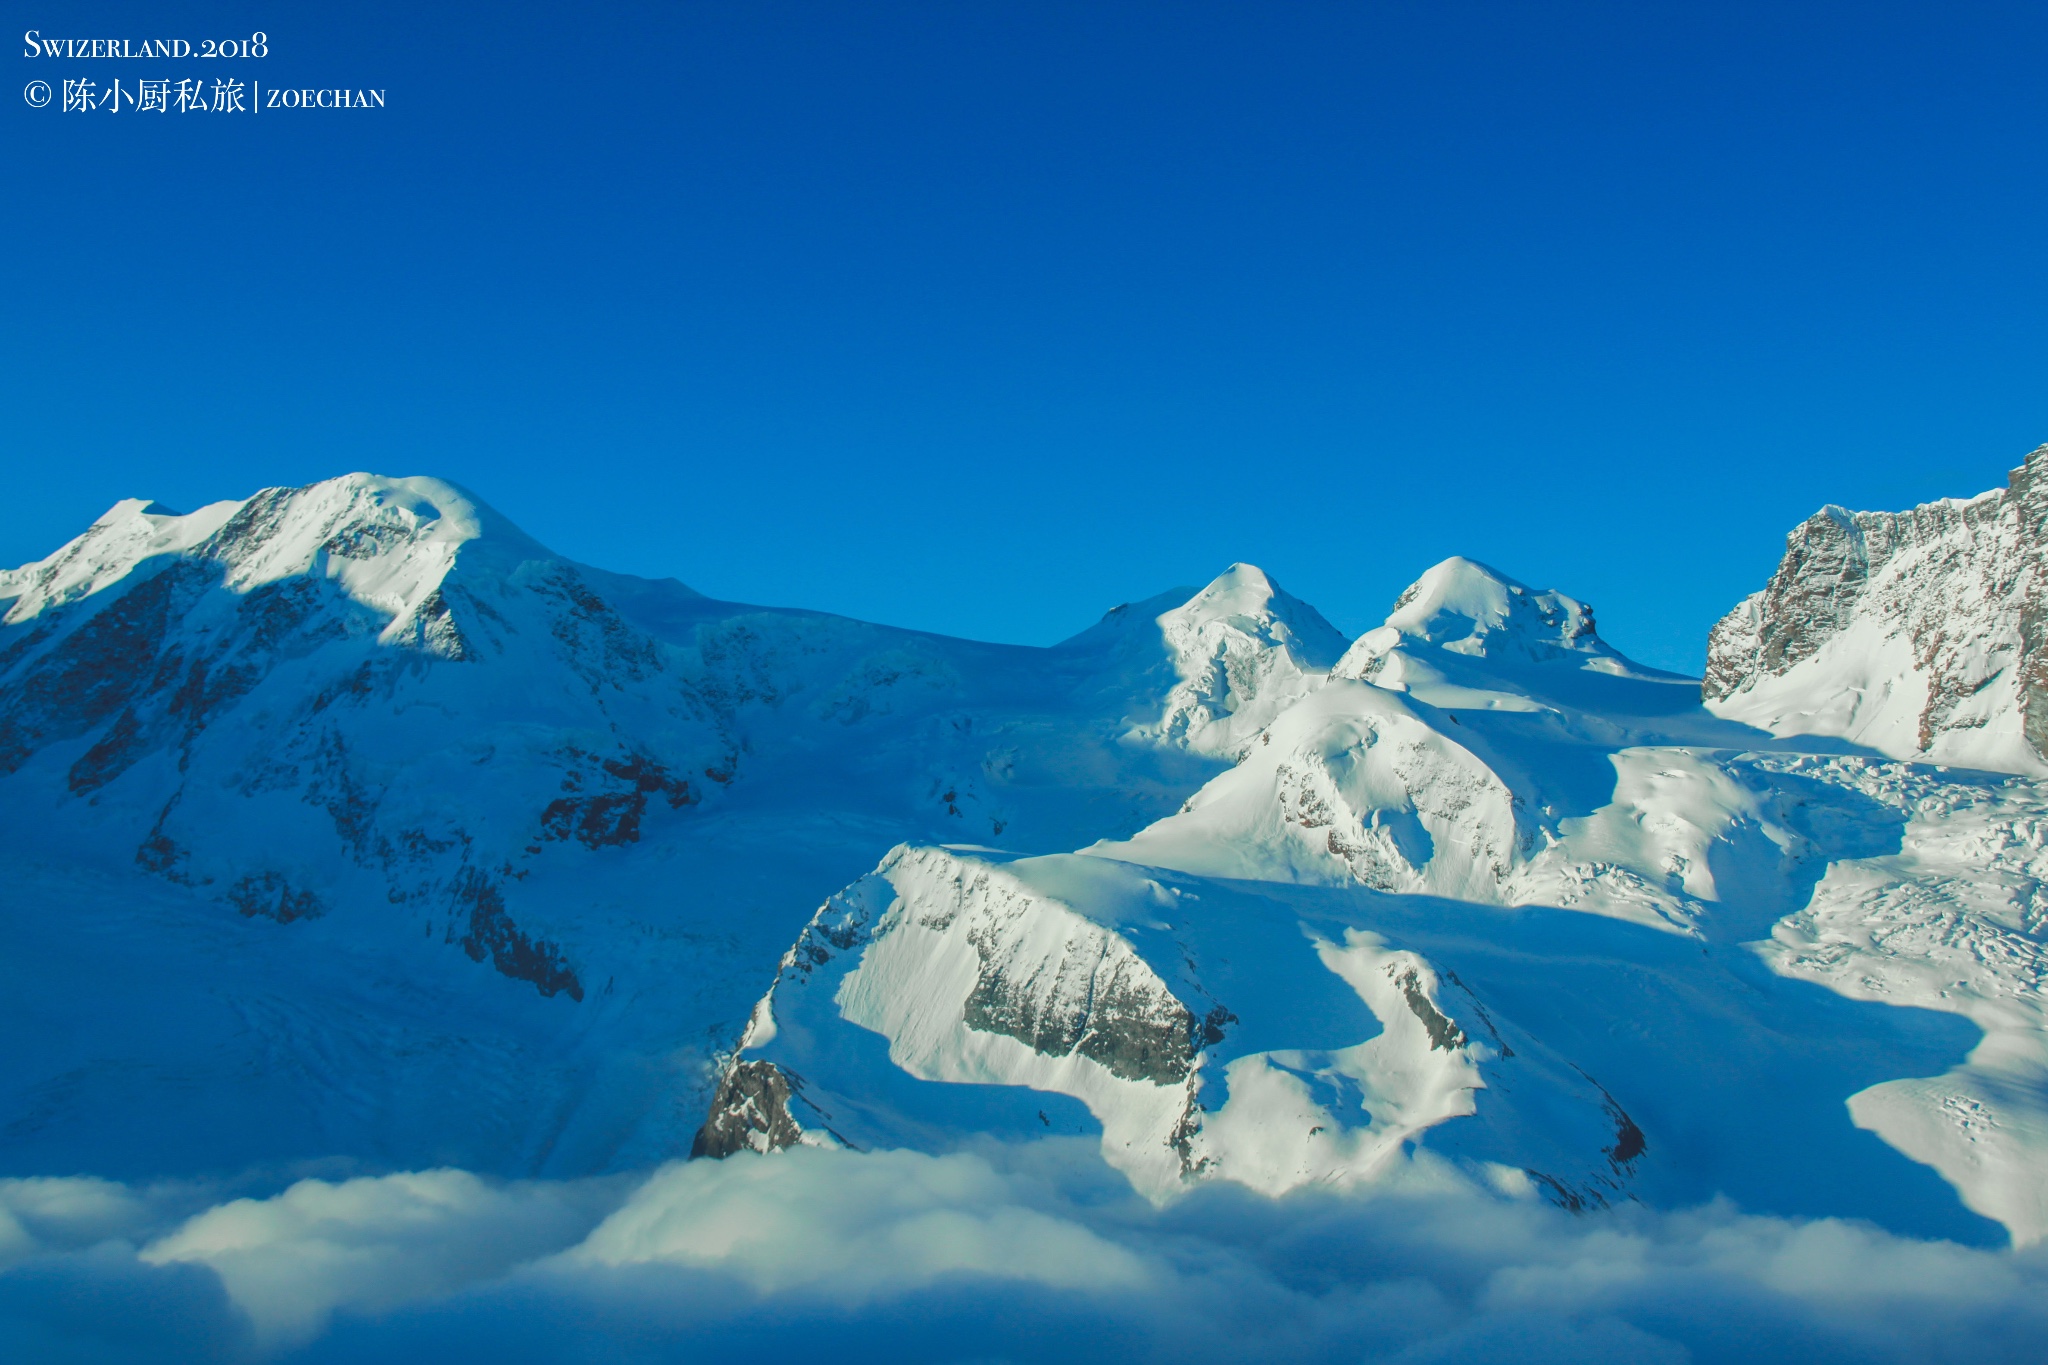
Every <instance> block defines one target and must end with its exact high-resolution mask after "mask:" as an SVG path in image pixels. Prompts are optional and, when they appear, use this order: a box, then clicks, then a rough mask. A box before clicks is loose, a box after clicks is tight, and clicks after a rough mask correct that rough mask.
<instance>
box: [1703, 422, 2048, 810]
mask: <svg viewBox="0 0 2048 1365" xmlns="http://www.w3.org/2000/svg"><path fill="white" fill-rule="evenodd" d="M2044 520H2048V446H2042V447H2041V448H2040V449H2038V450H2035V451H2034V452H2033V453H2032V454H2030V455H2028V456H2027V458H2026V461H2025V463H2023V464H2022V465H2021V466H2020V467H2019V468H2017V469H2015V470H2013V471H2012V474H2011V476H2010V478H2009V480H2008V485H2007V487H2005V488H2003V489H1994V490H1993V491H1991V492H1988V493H1983V494H1980V495H1978V496H1977V497H1974V498H1970V499H1967V500H1964V499H1956V498H1945V499H1943V500H1942V501H1940V502H1931V503H1927V504H1925V505H1923V506H1920V507H1916V508H1914V509H1913V510H1912V511H1910V512H1849V511H1846V510H1844V509H1843V508H1840V507H1824V508H1822V509H1821V510H1820V511H1818V512H1816V513H1814V514H1813V515H1812V516H1811V517H1809V518H1807V520H1806V521H1805V522H1804V523H1803V524H1801V525H1800V526H1799V528H1798V529H1797V530H1795V531H1793V532H1792V534H1791V535H1789V536H1787V537H1786V539H1785V558H1784V560H1783V561H1782V562H1781V563H1780V564H1779V565H1778V571H1777V573H1775V574H1774V575H1772V577H1771V581H1770V583H1769V584H1768V585H1766V586H1765V587H1764V588H1763V590H1762V591H1760V592H1757V593H1754V594H1752V595H1751V596H1749V597H1748V598H1746V599H1745V600H1744V601H1743V602H1742V603H1741V605H1739V606H1737V607H1736V608H1735V610H1734V611H1732V612H1730V613H1728V615H1727V616H1726V617H1724V618H1723V619H1722V620H1721V622H1720V624H1719V625H1717V626H1715V627H1714V631H1713V635H1712V637H1711V639H1710V641H1709V643H1708V651H1707V677H1706V695H1707V698H1708V702H1709V704H1710V705H1711V706H1712V708H1713V709H1714V710H1715V711H1716V712H1717V713H1718V714H1720V715H1724V716H1728V717H1730V718H1732V719H1735V720H1741V721H1745V722H1748V723H1749V724H1752V725H1758V726H1761V727H1763V728H1765V729H1768V730H1771V731H1772V732H1774V733H1777V734H1813V735H1840V736H1843V737H1845V738H1848V739H1851V740H1854V741H1855V742H1856V743H1858V744H1865V745H1868V746H1870V747H1871V748H1873V749H1876V750H1878V751H1880V752H1883V753H1886V754H1890V755H1892V756H1893V757H1895V758H1929V759H1933V760H1936V761H1938V762H1944V763H1954V764H1959V765H1962V766H1966V767H1973V768H1989V769H1993V770H1995V771H1999V772H2012V773H2028V774H2032V775H2035V776H2039V775H2042V774H2044V773H2048V757H2044V756H2048V597H2044V594H2048V558H2044V556H2048V524H2044Z"/></svg>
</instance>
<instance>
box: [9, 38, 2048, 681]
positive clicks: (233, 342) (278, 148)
mask: <svg viewBox="0 0 2048 1365" xmlns="http://www.w3.org/2000/svg"><path fill="white" fill-rule="evenodd" d="M7 10H8V12H9V14H10V15H11V16H12V35H13V37H11V38H10V42H11V43H12V45H13V48H14V51H15V52H16V53H19V51H20V45H19V42H18V36H19V35H20V34H21V33H22V32H23V31H24V30H26V29H29V28H37V29H40V30H41V31H43V32H44V33H45V34H56V35H65V34H75V35H79V36H96V35H99V34H102V33H104V34H109V35H115V36H133V37H137V38H139V37H145V36H169V37H180V36H184V37H191V38H199V37H205V36H214V35H216V34H218V35H223V36H236V35H242V34H245V33H247V32H248V31H250V30H253V29H259V28H260V29H263V30H265V31H266V32H267V33H268V34H269V38H270V51H271V55H270V56H269V57H268V58H267V59H265V60H264V61H262V62H261V63H253V62H252V63H248V64H245V66H244V68H243V69H242V70H241V71H239V72H236V73H229V74H240V75H243V76H245V77H249V76H253V77H254V78H256V79H261V80H263V81H264V82H265V83H266V84H271V83H275V84H279V85H306V86H332V85H347V86H351V87H354V86H365V87H379V88H383V89H384V90H385V91H386V92H387V99H388V107H387V108H386V109H384V110H381V111H373V112H360V111H356V112H349V113H340V112H327V113H318V112H305V113H296V114H293V113H287V112H277V113H275V114H273V113H270V112H266V113H264V114H263V115H261V116H259V117H256V118H249V117H240V118H236V117H213V118H206V117H202V116H198V115H183V116H180V115H172V116H169V117H164V116H159V115H148V116H144V115H140V114H138V113H134V112H124V113H121V114H118V115H107V114H98V115H90V116H83V115H70V116H65V115H62V114H60V113H59V112H58V111H57V110H56V109H55V108H50V109H40V110H38V109H31V108H29V107H28V105H27V103H26V102H25V101H24V99H23V98H22V94H21V90H22V86H23V85H24V83H25V82H27V81H28V80H30V79H33V78H36V77H37V76H42V77H44V78H48V79H51V80H53V81H54V80H56V79H58V77H59V76H60V75H72V76H79V75H85V76H91V77H95V78H98V79H99V80H101V81H102V82H104V81H106V80H108V79H110V78H112V77H114V76H120V77H122V78H123V79H125V80H127V81H130V82H132V81H133V80H134V79H136V77H137V76H138V75H143V74H150V73H147V72H142V71H140V70H138V68H139V67H141V66H142V65H143V64H142V63H134V62H131V63H106V62H99V63H85V62H73V63H65V62H51V61H48V60H42V61H30V60H28V59H26V58H23V57H20V56H18V55H17V56H15V57H14V58H12V60H13V61H14V64H15V70H16V76H15V80H14V82H13V83H11V84H10V85H8V86H7V87H6V88H5V90H4V91H0V93H4V95H5V98H6V99H7V101H8V102H9V109H8V111H7V113H6V115H5V117H6V120H7V124H8V132H7V134H6V136H5V138H4V139H0V158H4V164H0V184H4V187H5V212H4V213H0V240H4V244H5V247H6V255H7V261H8V264H9V276H10V279H9V281H8V285H7V290H6V298H7V306H6V310H5V312H4V314H0V317H4V318H5V320H6V322H7V324H8V325H7V326H6V327H5V328H4V331H0V336H4V340H0V347H4V354H0V396H4V403H5V409H4V410H5V414H6V415H5V427H4V429H0V440H4V448H0V460H4V464H5V472H6V483H5V489H6V493H5V497H4V501H0V561H4V562H6V563H7V564H10V565H11V564H16V563H20V562H22V561H24V560H28V559H32V558H36V557H39V556H41V555H43V554H46V553H48V552H49V551H50V550H52V549H54V548H55V547H56V546H57V545H58V544H59V543H61V542H62V541H63V540H64V539H66V538H68V537H69V536H71V535H73V534H75V533H76V532H77V531H78V530H80V529H82V527H83V526H84V525H85V524H86V523H87V522H88V521H89V520H90V519H91V518H92V517H93V516H95V515H96V514H98V513H99V512H100V511H101V510H103V509H104V508H105V507H106V506H107V505H108V504H109V503H111V502H112V501H113V500H114V499H116V498H118V497H124V496H149V497H154V498H157V499H160V500H162V501H164V502H166V503H169V504H171V505H173V506H177V507H181V508H182V507H184V506H187V505H193V504H197V503H201V502H206V501H211V500H214V499H218V498H224V497H240V496H245V495H247V494H248V493H250V492H252V491H254V490H255V489H256V488H258V487H261V486H264V485H269V484H282V483H302V482H306V481H310V480H313V479H316V478H321V477H324V476H327V475H331V474H337V473H342V472H345V471H348V470H352V469H365V468H366V469H372V470H376V471H379V472H384V473H393V474H411V473H430V474H437V475H441V476H443V477H447V478H452V479H455V480H458V481H460V482H462V483H464V484H467V485H469V486H470V487H472V488H473V489H474V490H476V491H477V492H478V493H480V494H481V495H482V496H483V497H484V498H485V499H486V500H488V501H490V502H492V503H493V504H494V505H496V506H497V507H498V508H499V509H500V510H502V511H503V512H505V513H506V514H508V515H509V516H511V517H512V518H513V519H514V520H515V521H517V522H519V523H521V524H522V525H523V526H524V527H525V528H526V529H527V530H529V531H530V532H532V533H533V534H534V535H536V536H537V537H539V538H540V539H541V540H543V541H545V542H547V543H548V544H550V545H552V546H554V547H555V548H556V549H558V550H560V551H561V552H563V553H565V554H568V555H571V556H573V557H576V558H579V559H583V560H586V561H589V562H592V563H596V564H600V565H604V566H606V567H610V568H617V569H623V570H627V571H631V572H635V573H643V574H650V575H667V574H673V575H675V576H677V577H680V578H682V579H683V580H684V581H686V582H688V583H690V584H692V585H693V586H695V587H698V588H700V589H702V590H704V591H706V592H710V593H714V594H716V595H719V596H723V597H731V598H738V599H742V600H751V601H759V602H769V603H784V604H795V605H806V606H814V607H820V608H825V609H829V610H833V611H839V612H844V613H847V614H850V615H854V616H861V617H866V618H869V619H873V620H881V621H888V622H893V623H899V624H903V625H909V626H916V627H921V628H926V629H931V630H938V631H945V632H948V633H954V634H963V635H970V636H977V637H981V638H987V639H1000V640H1017V641H1031V642H1049V641H1052V640H1054V639H1057V638H1059V637H1061V636H1064V635H1066V634H1069V633H1071V632H1073V631H1076V630H1079V629H1081V628H1082V627H1084V626H1086V625H1087V624H1089V622H1091V621H1092V620H1093V619H1094V618H1095V617H1096V616H1097V615H1098V614H1099V613H1100V612H1101V611H1103V610H1104V609H1105V608H1107V607H1109V606H1111V605H1114V604H1115V603H1117V602H1119V601H1123V600H1126V599H1133V598H1139V597H1143V596H1147V595H1150V594H1151V593H1154V592H1156V591H1159V590H1161V589H1162V588H1165V587H1168V586H1171V585H1173V584H1175V583H1183V582H1186V583H1193V582H1200V581H1203V580H1205V579H1207V578H1208V577H1209V576H1211V575H1212V574H1214V573H1215V572H1216V571H1218V570H1220V569H1221V568H1222V567H1223V566H1224V565H1225V564H1227V563H1229V562H1230V561H1232V560H1249V561H1252V562H1255V563H1258V564H1261V565H1263V566H1265V567H1266V568H1267V569H1268V570H1270V571H1271V572H1272V573H1274V574H1275V575H1276V576H1277V577H1278V578H1280V580H1281V581H1282V582H1283V583H1285V584H1286V585H1287V586H1288V587H1289V588H1290V589H1291V590H1293V591H1295V592H1296V593H1297V594H1299V595H1301V596H1303V597H1306V598H1307V599H1309V600H1310V601H1312V602H1314V603H1316V604H1317V605H1318V606H1320V607H1321V608H1322V609H1323V610H1324V612H1325V613H1326V614H1327V615H1329V616H1330V617H1331V618H1332V619H1333V620H1335V621H1336V622H1337V624H1339V625H1340V626H1342V627H1344V628H1345V629H1346V630H1348V631H1358V630H1362V629H1364V628H1366V627H1367V626H1369V625H1372V624H1374V623H1376V622H1377V621H1378V620H1379V619H1380V617H1381V616H1383V615H1384V614H1385V611H1386V608H1387V605H1388V603H1389V601H1390V599H1391V598H1392V597H1393V595H1394V594H1395V593H1396V592H1397V591H1398V590H1399V589H1400V588H1401V587H1402V586H1403V585H1404V584H1405V583H1406V582H1408V581H1409V580H1410V579H1412V578H1414V577H1415V576H1416V575H1417V574H1418V573H1419V572H1420V571H1421V570H1422V569H1423V568H1425V567H1427V566H1428V565H1429V564H1431V563H1433V562H1435V561H1436V560H1438V559H1440V558H1442V557H1443V556H1445V555H1449V554H1453V553H1463V554H1468V555H1472V556H1475V557H1477V558H1480V559H1484V560H1486V561H1489V562H1491V563H1493V564H1495V565H1496V566H1498V567H1500V568H1502V569H1504V570H1506V571H1508V572H1510V573H1512V574H1514V575H1516V576H1518V577H1521V578H1524V579H1527V580H1530V581H1533V582H1535V583H1537V584H1539V585H1542V586H1554V587H1558V588H1562V589H1564V590H1566V591H1568V592H1571V593H1574V594H1576V595H1578V596H1581V597H1584V598H1587V599H1589V600H1591V601H1592V602H1594V603H1595V604H1596V605H1597V607H1598V608H1599V610H1600V617H1601V621H1602V625H1603V631H1604V633H1606V634H1607V635H1608V636H1609V637H1610V638H1611V639H1612V640H1613V641H1614V642H1615V643H1616V644H1618V645H1619V646H1620V647H1622V648H1623V649H1625V650H1628V651H1630V652H1631V653H1634V654H1636V655H1637V656H1639V657H1641V658H1644V659H1646V660H1648V661H1650V662H1654V663H1658V664H1662V665H1665V666H1668V667H1677V668H1684V669H1687V670H1696V669H1697V667H1698V666H1699V663H1700V660H1701V656H1702V648H1703V637H1704V634H1705V631H1706V629H1707V627H1708V626H1709V625H1710V624H1711V623H1712V621H1713V620H1714V619H1715V618H1716V617H1717V616H1718V615H1719V614H1720V613H1721V612H1722V611H1724V610H1725V609H1726V608H1727V607H1728V606H1730V605H1731V604H1732V603H1734V602H1735V601H1736V600H1737V599H1738V598H1739V597H1741V596H1742V594H1744V593H1745V592H1747V591H1749V590H1751V589H1752V588H1754V587H1756V586H1759V585H1760V584H1761V582H1762V580H1763V578H1764V577H1765V576H1766V575H1767V573H1768V572H1769V570H1770V568H1771V566H1772V564H1773V563H1774V562H1775V559H1776V556H1777V554H1778V551H1779V548H1780V546H1781V544H1782V536H1783V534H1784V532H1785V531H1786V530H1787V529H1789V528H1790V527H1791V526H1792V525H1793V524H1795V523H1796V522H1797V521H1799V520H1800V519H1801V518H1802V517H1804V516H1805V515H1807V514H1808V513H1809V512H1811V511H1812V510H1814V509H1815V508H1816V507H1818V506H1819V505H1820V504H1822V503H1824V502H1829V501H1834V502H1841V503H1845V504H1848V505H1851V506H1858V507H1876V508H1892V507H1902V506H1908V505H1911V504H1912V503H1914V502H1916V501H1920V500H1924V499H1928V498H1932V497H1939V496H1945V495H1958V494H1970V493H1975V492H1978V491H1981V490H1982V489H1984V488H1987V487H1990V486H1992V485H1994V484H1997V483H1999V482H2001V481H2002V480H2003V477H2004V472H2005V470H2006V468H2007V467H2008V466H2010V465H2012V464H2014V463H2017V461H2018V460H2019V458H2020V456H2021V455H2022V454H2023V453H2024V452H2025V451H2026V450H2027V449H2029V448H2030V447H2031V446H2033V445H2035V444H2038V443H2040V442H2042V441H2044V440H2048V249H2044V248H2048V175H2044V173H2048V76H2044V72H2048V41H2044V39H2048V7H2043V6H2040V5H2038V4H2032V5H2021V4H2014V5H2007V6H1970V5H1959V6H1946V5H1945V6H1931V5H1917V6H1890V5H1883V4H1870V3H1859V4H1853V5H1849V4H1844V5H1838V6H1837V5H1821V4H1799V5H1786V4H1763V5H1755V6H1743V5H1718V4H1717V5H1697V4H1694V5H1675V4H1674V5H1643V4H1633V3H1631V4H1612V5H1599V4H1578V5H1574V4H1527V3H1513V4H1507V3H1477V4H1460V3H1443V4H1402V5H1368V4H1346V5H1321V4H1230V5H1216V6H1205V5H1197V4H1186V3H1175V4H1158V5H1131V4H1114V3H1101V2H1100V0H1091V2H1090V3H1077V4H1070V5H1062V4H1055V3H1047V2H1046V0H1036V2H1035V3H1029V4H1016V5H1004V4H996V3H985V2H982V0H977V2H976V3H971V4H941V3H925V4H914V5H886V4H876V3H862V4H857V5H849V4H837V3H831V4H827V3H820V4H782V3H722V4H688V5H681V4H652V3H646V4H619V5H605V6H584V5H574V6H572V5H569V4H559V5H552V6H546V5H530V4H492V5H481V4H479V5H473V6H457V5H448V4H442V5H433V6H421V5H404V6H399V5H379V4H349V5H339V4H331V5H324V6H323V5H299V4H293V5H264V6H220V7H207V6H202V5H178V4H170V5H164V4H151V5H137V6H130V7H121V6H111V5H101V6H94V5H82V4H69V3H67V4H62V5H59V4H46V5H23V4H19V3H12V0H10V3H9V4H8V5H7ZM222 65H223V64H221V63H199V62H186V63H167V64H166V63H160V64H157V68H158V69H157V73H156V74H165V75H180V74H198V75H203V76H206V77H209V78H211V77H215V76H218V75H221V74H223V73H222V71H220V70H219V69H217V68H219V67H221V66H222ZM202 68H203V69H202Z"/></svg>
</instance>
